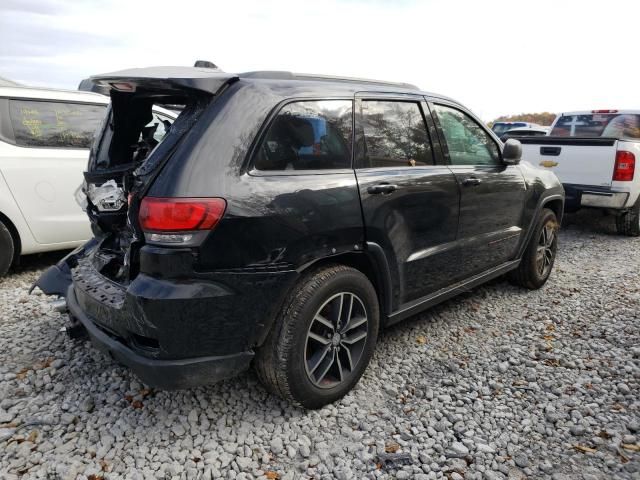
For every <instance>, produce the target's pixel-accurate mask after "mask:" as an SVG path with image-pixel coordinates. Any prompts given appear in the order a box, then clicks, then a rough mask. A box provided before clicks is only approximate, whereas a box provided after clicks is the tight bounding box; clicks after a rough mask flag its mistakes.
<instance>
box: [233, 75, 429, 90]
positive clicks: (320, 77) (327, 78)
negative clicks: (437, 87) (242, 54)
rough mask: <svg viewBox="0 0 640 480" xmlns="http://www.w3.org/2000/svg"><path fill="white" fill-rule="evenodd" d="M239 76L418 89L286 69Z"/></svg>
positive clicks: (416, 88) (383, 82) (389, 83)
mask: <svg viewBox="0 0 640 480" xmlns="http://www.w3.org/2000/svg"><path fill="white" fill-rule="evenodd" d="M239 77H241V78H262V79H266V80H316V81H321V82H348V83H370V84H372V85H389V86H394V87H401V88H406V89H408V90H420V89H419V88H418V87H417V86H415V85H412V84H410V83H403V82H387V81H384V80H371V79H369V78H357V77H341V76H337V75H319V74H315V73H297V72H287V71H255V72H245V73H241V74H239Z"/></svg>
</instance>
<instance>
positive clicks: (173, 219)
mask: <svg viewBox="0 0 640 480" xmlns="http://www.w3.org/2000/svg"><path fill="white" fill-rule="evenodd" d="M226 208H227V202H226V201H225V200H224V199H223V198H156V197H145V198H143V199H142V203H141V204H140V213H139V215H138V218H139V219H140V226H141V227H142V229H143V230H144V231H146V232H181V231H187V230H211V229H212V228H213V227H215V226H216V224H217V223H218V221H219V220H220V219H221V218H222V215H224V211H225V209H226Z"/></svg>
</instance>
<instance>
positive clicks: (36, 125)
mask: <svg viewBox="0 0 640 480" xmlns="http://www.w3.org/2000/svg"><path fill="white" fill-rule="evenodd" d="M105 113H106V105H89V104H82V103H66V102H43V101H32V100H11V101H10V102H9V115H10V116H11V123H12V126H13V132H14V135H15V141H16V144H17V145H19V146H21V147H55V148H90V147H91V144H92V142H93V137H94V134H95V132H96V129H97V128H98V126H99V125H100V123H101V122H102V119H103V118H104V116H105Z"/></svg>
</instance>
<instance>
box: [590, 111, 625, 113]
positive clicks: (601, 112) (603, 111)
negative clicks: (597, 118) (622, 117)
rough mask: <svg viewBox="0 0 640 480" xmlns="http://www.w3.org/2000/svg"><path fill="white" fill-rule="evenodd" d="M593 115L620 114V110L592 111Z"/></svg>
mask: <svg viewBox="0 0 640 480" xmlns="http://www.w3.org/2000/svg"><path fill="white" fill-rule="evenodd" d="M591 113H618V110H591Z"/></svg>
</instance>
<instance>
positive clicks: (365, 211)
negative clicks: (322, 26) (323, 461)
mask: <svg viewBox="0 0 640 480" xmlns="http://www.w3.org/2000/svg"><path fill="white" fill-rule="evenodd" d="M93 80H94V81H95V82H97V83H98V84H99V85H103V86H106V87H108V88H109V89H110V92H111V106H110V109H109V112H108V115H107V117H106V119H105V121H104V124H103V125H102V127H101V130H100V133H99V135H98V136H97V138H96V141H95V144H94V146H93V149H92V153H91V156H90V161H89V166H88V169H87V172H86V173H85V183H84V191H85V192H86V194H87V203H88V205H87V214H88V215H89V217H90V220H91V225H92V229H93V233H94V238H93V239H92V240H91V241H89V242H88V243H87V244H85V245H84V246H82V247H81V248H79V249H77V250H76V251H74V252H72V253H71V254H70V255H69V256H67V257H66V258H65V259H63V260H62V261H61V262H59V263H58V264H57V265H56V266H54V267H51V268H50V269H49V270H47V271H46V272H45V273H44V274H43V275H42V276H41V278H40V279H39V280H38V281H37V282H36V285H37V286H38V287H40V288H41V289H42V290H43V291H44V292H45V293H47V294H50V295H59V296H62V297H65V298H66V307H67V308H68V311H69V317H70V320H71V322H72V325H71V326H70V327H69V330H70V331H71V332H75V333H87V334H88V335H89V337H90V338H91V340H92V341H93V343H94V344H95V345H96V346H97V347H98V348H100V349H102V350H103V351H105V352H107V353H108V354H110V355H111V356H112V357H113V358H115V359H116V360H118V361H120V362H121V363H124V364H125V365H127V366H129V367H130V368H131V369H132V370H133V371H134V372H135V373H136V374H137V375H138V376H139V377H140V378H141V379H142V380H143V381H145V382H146V383H148V384H149V385H152V386H157V387H161V388H187V387H191V386H195V385H200V384H204V383H212V382H215V381H219V380H221V379H224V378H227V377H230V376H233V375H235V374H237V373H239V372H241V371H243V370H245V369H246V368H248V367H249V366H250V364H251V363H252V362H253V363H254V365H255V367H256V371H257V373H258V375H259V377H260V379H261V380H262V382H263V383H264V384H265V385H266V386H267V388H269V389H270V390H271V391H273V392H275V393H277V394H279V395H281V396H283V397H284V398H287V399H289V400H292V401H295V402H297V403H299V404H301V405H303V406H305V407H309V408H317V407H320V406H322V405H324V404H326V403H328V402H331V401H334V400H336V399H338V398H340V397H341V396H343V395H344V394H345V393H347V392H348V391H349V390H350V389H351V388H352V387H353V386H354V385H355V384H356V383H357V381H358V379H359V378H360V376H361V375H362V373H363V372H364V370H365V368H366V366H367V364H368V361H369V359H370V357H371V355H372V352H373V348H374V346H375V342H376V339H377V334H378V330H379V328H382V327H383V326H385V325H389V324H391V323H394V322H396V321H399V320H402V319H403V318H406V317H408V316H410V315H412V314H414V313H417V312H419V311H421V310H423V309H425V308H427V307H429V306H431V305H434V304H435V303H438V302H440V301H442V300H444V299H446V298H449V297H451V296H453V295H455V294H456V293H458V292H461V291H466V290H467V289H468V288H470V287H472V286H474V285H477V284H479V283H482V282H484V281H487V280H489V279H491V278H494V277H496V276H499V275H502V274H505V273H508V272H511V274H512V277H513V279H514V281H516V283H519V284H521V285H523V286H526V287H528V288H539V287H540V286H542V285H543V284H544V283H545V282H546V280H547V278H548V277H549V275H550V273H551V269H552V267H553V261H554V258H555V252H556V246H557V237H556V231H557V226H558V224H559V221H560V217H561V214H562V207H563V202H564V195H563V191H562V187H561V186H560V184H559V183H558V181H557V179H556V178H555V176H553V175H552V174H549V173H547V172H541V171H538V170H536V169H533V168H531V167H529V166H526V165H518V163H519V152H520V146H519V144H518V143H517V142H513V141H510V143H508V144H507V145H506V146H505V147H503V146H502V144H501V143H500V142H499V141H498V140H497V138H496V137H495V136H493V134H492V133H490V132H489V131H488V130H487V129H486V128H485V127H484V126H481V123H480V122H479V121H478V120H477V119H476V118H475V117H473V116H472V115H471V114H470V113H469V112H468V111H466V110H465V109H464V107H462V106H460V105H459V104H457V103H455V102H453V101H452V100H450V99H447V98H445V97H441V96H436V95H433V94H427V93H424V92H420V91H419V90H418V89H417V88H416V87H413V86H411V85H407V84H394V83H388V82H376V81H368V80H356V79H345V78H331V77H321V76H308V75H300V74H292V73H289V72H249V73H244V74H229V73H224V72H221V71H215V70H211V69H199V68H177V67H156V68H146V69H134V70H126V71H121V72H115V73H113V74H106V75H100V76H97V77H94V78H93ZM166 104H170V105H181V106H183V108H182V109H181V113H180V115H179V117H178V118H177V119H176V120H175V122H174V123H173V125H172V126H171V127H170V129H169V131H168V133H167V134H166V135H165V136H164V137H163V139H162V141H161V142H160V143H158V142H157V141H156V140H154V139H153V132H148V131H146V128H145V125H147V124H148V123H149V118H150V115H151V112H152V108H153V106H154V105H166ZM459 132H463V133H464V137H460V136H456V135H458V133H459ZM458 160H460V161H461V162H463V163H464V165H462V166H456V162H457V161H458ZM465 162H466V163H465ZM476 164H477V165H476ZM481 184H482V185H481ZM465 212H467V213H465Z"/></svg>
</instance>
